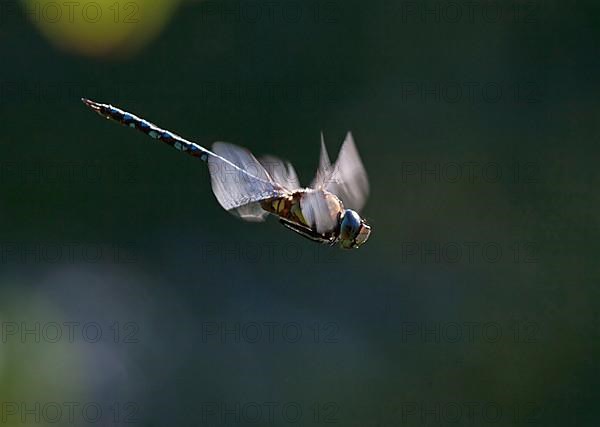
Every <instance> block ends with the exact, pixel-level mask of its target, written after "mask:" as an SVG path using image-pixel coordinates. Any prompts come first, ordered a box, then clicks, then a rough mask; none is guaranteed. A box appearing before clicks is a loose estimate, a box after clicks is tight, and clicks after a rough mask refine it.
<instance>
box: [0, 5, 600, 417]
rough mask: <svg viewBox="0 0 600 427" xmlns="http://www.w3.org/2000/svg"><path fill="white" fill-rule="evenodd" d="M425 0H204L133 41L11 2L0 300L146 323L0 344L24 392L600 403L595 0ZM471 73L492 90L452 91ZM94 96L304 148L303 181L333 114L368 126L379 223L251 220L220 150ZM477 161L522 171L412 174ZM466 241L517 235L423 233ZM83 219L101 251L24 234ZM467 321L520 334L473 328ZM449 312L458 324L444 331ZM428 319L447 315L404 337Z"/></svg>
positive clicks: (533, 409) (373, 413) (90, 242)
mask: <svg viewBox="0 0 600 427" xmlns="http://www.w3.org/2000/svg"><path fill="white" fill-rule="evenodd" d="M227 4H228V5H234V6H235V5H236V3H234V2H229V3H227ZM237 4H238V5H239V3H237ZM294 4H296V5H297V4H298V3H294ZM407 4H409V3H408V2H404V3H402V2H396V3H394V2H370V3H364V2H353V1H350V2H349V1H344V2H329V3H327V4H326V5H328V7H332V9H331V10H329V12H328V14H327V18H323V19H317V20H315V19H312V18H309V17H308V16H306V15H305V16H303V17H302V18H301V19H299V20H298V22H286V20H284V19H281V18H277V19H274V20H269V19H261V20H258V21H257V22H247V21H244V20H243V19H242V20H236V19H228V18H227V19H225V18H223V17H219V16H216V17H215V16H208V15H207V13H206V10H204V9H203V7H202V4H201V3H198V2H194V3H192V2H190V3H185V4H183V5H181V7H180V8H179V9H178V11H177V13H176V14H175V16H174V17H173V19H172V20H170V22H169V23H168V25H167V26H166V27H165V29H164V30H163V31H162V33H161V34H159V35H158V37H156V38H155V39H154V40H152V41H151V42H150V43H149V44H147V45H146V46H145V47H144V48H142V49H141V50H140V51H139V52H137V53H136V54H133V55H130V56H127V57H121V58H106V57H104V58H89V57H85V56H79V55H77V54H76V53H73V52H68V51H64V50H60V49H57V48H56V47H54V46H53V45H52V44H50V43H49V42H48V41H47V40H46V39H44V38H43V36H42V35H40V33H39V32H38V31H37V30H36V28H35V26H34V25H32V24H31V23H30V22H29V21H28V20H27V19H26V18H25V17H24V16H22V15H21V14H18V13H17V14H11V15H10V16H8V17H6V18H7V19H3V21H2V27H1V32H0V43H1V44H0V46H1V48H0V49H1V51H0V58H1V61H2V65H1V67H0V83H1V84H2V88H3V90H2V93H1V94H0V95H1V97H0V118H1V123H2V133H1V135H0V161H1V162H2V166H3V167H2V184H1V193H0V194H1V197H0V238H1V240H2V242H1V243H2V245H3V246H2V247H3V254H4V256H3V259H2V263H1V267H0V268H1V274H0V286H1V288H0V317H1V318H2V321H3V322H6V321H12V322H23V321H25V322H36V321H38V322H42V324H43V323H44V322H46V323H47V322H53V321H81V322H86V321H94V322H98V323H99V324H101V325H103V327H105V328H106V329H105V332H108V327H107V325H109V324H111V323H113V322H115V321H118V322H120V323H121V324H124V323H126V322H134V323H135V324H136V325H137V327H138V328H139V331H137V334H136V337H137V338H138V342H136V343H122V342H120V343H114V342H112V341H111V340H110V338H109V337H108V336H106V337H105V338H106V339H103V341H102V342H101V343H97V344H89V343H86V342H81V341H79V342H76V343H73V344H71V343H67V342H65V340H62V341H61V342H60V343H58V344H49V343H44V342H42V343H39V344H38V343H32V342H31V341H30V340H28V342H26V343H23V342H20V341H17V340H8V342H2V343H0V355H1V357H0V362H1V363H0V378H3V379H2V380H1V381H0V396H5V397H3V399H4V401H6V400H10V401H15V400H16V401H27V402H29V401H61V402H62V401H83V402H85V401H95V402H104V404H106V405H108V403H107V402H121V403H126V402H135V404H136V405H138V406H139V412H138V415H137V420H138V425H144V426H166V425H251V423H250V422H249V420H248V418H247V417H246V418H245V417H244V416H243V414H242V416H241V417H240V419H239V420H235V419H233V418H231V417H230V418H228V419H226V420H225V422H223V423H222V424H219V423H218V421H223V419H219V418H215V417H212V418H211V417H209V418H208V420H206V422H203V420H202V416H201V410H202V404H201V402H214V403H217V404H219V405H225V406H226V407H228V408H231V407H235V405H236V404H240V405H242V406H243V405H246V407H247V405H248V404H250V403H258V404H263V403H264V402H277V404H279V405H280V406H281V405H283V404H285V403H286V402H287V403H289V402H298V404H299V405H301V408H302V409H303V417H302V418H301V421H300V422H298V423H296V424H291V423H288V422H286V421H285V420H284V419H283V418H282V417H281V415H278V414H280V412H276V416H275V419H274V421H273V422H272V424H270V425H318V424H319V423H316V422H315V420H314V419H313V418H312V417H313V415H314V413H315V409H314V408H315V406H314V405H315V402H317V406H318V407H319V408H321V411H325V413H326V414H327V415H328V416H330V417H331V418H327V417H325V416H321V418H319V421H320V423H321V424H324V421H325V420H329V421H335V422H337V424H339V425H343V426H399V425H406V426H414V425H440V424H441V425H477V426H483V425H500V426H505V425H526V424H531V423H534V424H538V425H544V426H554V425H556V426H566V425H577V426H594V425H597V423H598V422H599V416H598V413H597V399H598V365H597V361H596V360H595V359H596V357H597V355H598V338H599V324H598V322H599V321H600V319H599V317H598V302H597V301H598V291H597V289H598V288H597V286H598V268H597V262H598V261H597V255H598V252H597V251H598V249H599V246H598V236H599V233H598V225H599V222H598V208H599V207H600V204H599V199H598V194H599V192H598V183H599V179H598V177H599V175H598V172H597V158H598V154H599V151H598V117H599V116H598V114H599V113H600V110H599V107H598V105H599V104H598V90H597V85H596V80H597V74H598V71H599V69H600V67H599V65H600V61H599V58H600V57H599V55H598V54H599V50H598V47H599V46H598V43H599V40H600V31H599V26H598V25H599V21H598V17H599V15H598V12H599V11H598V6H597V5H595V3H593V2H589V3H588V2H579V1H578V2H576V4H575V2H573V4H571V5H566V4H558V3H555V2H529V3H528V2H524V3H519V2H517V4H519V5H521V6H522V7H523V9H522V10H521V9H520V10H521V12H518V13H519V15H518V18H519V19H516V18H515V16H514V15H513V16H511V15H510V14H509V11H511V8H510V6H509V5H504V6H503V11H504V13H505V16H504V17H503V18H502V19H491V20H489V19H488V20H487V21H486V20H485V19H483V18H482V15H481V13H476V14H475V17H474V19H473V20H472V21H470V20H469V19H467V18H466V17H464V18H463V19H461V20H459V22H450V21H449V20H448V19H444V18H442V19H439V22H438V21H437V20H436V19H435V17H431V16H429V15H428V16H426V18H425V19H423V18H421V17H419V16H413V15H407V14H406V13H403V12H402V9H401V7H402V5H407ZM410 4H412V6H414V7H416V8H417V10H419V9H420V8H421V7H422V5H421V4H420V3H410ZM429 4H433V5H437V7H447V5H448V3H445V2H437V3H436V2H434V3H429ZM461 4H462V3H461ZM478 4H479V3H478ZM511 4H513V5H514V3H511ZM311 5H314V3H311ZM309 7H313V6H308V4H304V5H303V6H302V10H304V12H305V13H307V10H308V9H309ZM288 21H289V20H288ZM488 21H489V22H488ZM471 84H474V85H475V87H476V88H479V89H475V92H474V95H473V96H467V93H466V92H463V93H462V95H460V96H458V98H452V94H451V93H450V92H448V91H449V90H450V89H451V88H455V87H456V85H458V86H460V87H461V88H462V89H463V90H465V87H466V85H471ZM36 85H38V86H39V87H40V89H36ZM273 87H275V88H276V89H275V90H273V89H272V88H273ZM484 87H486V88H491V87H496V88H497V87H499V88H500V90H502V93H501V94H500V95H499V96H491V97H490V96H486V95H489V93H492V95H493V94H494V93H495V92H493V91H492V89H489V90H490V91H491V92H489V93H488V92H485V91H484V90H483V89H482V88H484ZM15 88H16V89H15ZM56 88H58V89H56ZM407 88H412V89H414V88H417V90H416V93H413V91H412V89H411V90H410V91H409V92H406V90H407ZM516 90H519V92H518V93H517V92H515V91H516ZM46 91H47V92H46ZM81 96H86V97H90V98H92V99H96V100H98V101H101V102H110V103H113V104H115V105H118V106H121V107H122V108H126V109H128V110H130V111H132V112H134V113H136V114H139V115H141V116H143V117H145V118H147V119H149V120H151V121H153V122H155V123H157V124H160V125H162V126H164V127H167V128H168V129H170V130H172V131H175V132H177V133H180V134H181V135H183V136H186V137H189V138H191V139H193V140H194V141H196V142H198V143H201V144H206V145H208V144H210V143H211V142H212V141H216V140H224V141H228V142H233V143H237V144H240V145H244V146H246V147H248V148H249V149H251V150H252V151H253V152H254V153H256V154H262V153H272V154H275V155H279V156H281V157H284V158H287V159H290V160H291V161H293V162H294V164H295V165H296V168H297V170H298V173H299V175H300V177H301V180H302V181H303V183H306V184H308V183H309V182H310V179H311V178H312V175H313V173H314V170H315V169H316V165H317V160H318V149H319V145H318V144H319V132H320V131H321V130H323V131H324V132H325V138H326V141H327V142H328V145H329V149H330V154H331V155H332V156H333V157H335V153H336V152H337V150H338V149H339V146H340V144H341V141H342V140H343V137H344V134H345V132H346V131H348V130H351V131H352V132H353V134H354V136H355V139H356V142H357V145H358V148H359V151H360V152H361V155H362V157H363V161H364V163H365V166H366V168H367V171H368V173H369V177H370V183H371V196H370V199H369V201H368V204H367V206H366V208H365V210H364V215H365V216H366V217H367V218H368V220H369V221H370V223H371V225H372V227H373V233H372V236H371V239H370V240H369V242H368V243H367V244H366V245H365V246H364V247H363V248H361V249H360V250H358V251H353V252H343V251H342V250H341V249H337V248H333V249H328V248H316V247H315V246H313V245H312V244H311V243H310V242H308V241H305V240H303V239H301V238H300V237H298V236H296V235H293V234H292V233H290V232H288V231H286V230H284V229H283V228H281V227H280V226H278V224H277V223H276V222H275V221H268V222H267V223H265V224H258V225H257V224H248V223H244V222H241V221H238V220H236V219H235V218H233V217H230V216H229V215H228V214H227V213H226V212H224V211H223V210H222V209H221V208H220V206H219V205H218V203H217V202H216V200H215V199H214V196H213V195H212V191H211V189H210V181H209V177H208V173H207V171H206V168H205V165H203V164H202V163H201V162H198V161H196V160H194V159H191V158H187V157H185V156H183V155H181V154H179V153H177V152H176V151H174V150H170V149H168V148H167V147H164V146H161V145H159V144H156V143H153V142H152V141H151V140H149V139H148V138H145V137H144V136H143V135H140V134H137V133H134V132H133V131H129V130H126V129H124V128H120V127H118V126H116V125H114V124H112V123H109V122H107V121H104V120H101V119H100V118H99V117H98V116H96V115H94V114H91V113H90V112H89V111H88V110H86V109H85V107H84V106H83V105H82V104H81V103H80V102H79V98H80V97H81ZM88 162H89V163H88ZM470 163H475V164H478V165H492V166H493V167H495V168H499V169H500V170H501V171H502V176H501V177H500V178H499V179H489V178H488V179H486V178H485V177H483V176H481V175H480V174H479V175H478V176H476V177H475V178H474V179H467V178H466V177H465V176H463V177H461V178H460V179H456V180H453V179H448V177H445V178H444V176H443V175H442V176H441V177H440V179H436V178H435V177H434V176H432V175H426V176H425V177H424V178H421V177H420V176H418V175H406V173H407V171H409V170H412V169H410V168H414V167H417V168H419V169H422V168H430V169H431V168H436V167H440V168H443V167H447V166H448V165H454V164H459V165H463V166H462V167H463V171H464V170H465V169H464V165H465V164H470ZM68 164H73V165H74V169H75V171H81V170H86V171H88V172H89V171H90V170H93V171H95V174H93V175H92V176H91V177H90V176H82V175H81V174H78V172H75V173H74V174H73V175H70V174H69V167H68V166H65V165H68ZM56 165H59V166H58V167H57V166H56ZM90 165H91V166H90ZM436 165H437V166H436ZM407 168H409V169H407ZM515 168H519V169H518V170H520V171H523V170H525V172H524V173H523V174H521V175H519V178H518V179H516V178H515V176H514V171H515ZM476 170H477V169H476ZM36 171H37V172H36ZM52 171H58V173H59V174H60V175H59V176H56V175H53V174H52V173H53V172H52ZM465 242H475V244H477V245H479V247H484V246H486V245H489V244H490V243H493V244H494V245H496V246H499V247H501V249H502V255H501V256H500V257H499V259H498V260H497V261H496V262H491V261H490V260H488V259H486V258H485V257H483V256H482V255H481V251H480V250H479V251H478V252H476V253H475V257H474V259H473V260H472V261H471V260H470V259H469V258H468V257H467V255H466V252H463V253H462V256H461V257H460V258H459V259H458V260H457V261H456V262H452V260H450V259H449V258H448V257H447V256H446V257H445V256H444V253H442V254H441V256H440V259H439V260H437V259H436V258H435V256H434V255H427V254H428V253H429V252H424V251H421V252H419V253H418V254H416V255H411V254H410V253H407V252H406V249H407V248H408V247H413V246H414V245H419V247H421V249H422V248H425V247H427V248H434V251H435V248H449V247H451V246H452V245H457V246H459V247H461V248H463V249H464V248H465ZM66 243H69V244H74V245H76V246H77V247H78V248H85V247H92V248H95V249H98V248H103V254H104V255H103V256H102V258H101V259H100V260H99V262H89V261H86V260H85V259H83V258H82V256H81V250H80V249H78V250H77V251H76V253H77V254H78V255H76V256H75V259H74V261H73V262H70V261H69V260H67V259H66V257H65V256H64V254H63V256H62V257H61V259H60V260H59V262H51V261H48V259H36V257H35V256H34V255H27V251H28V250H29V251H30V250H32V249H31V248H38V249H33V250H34V251H36V250H38V251H43V250H44V248H51V247H57V246H61V245H63V244H66ZM115 245H116V246H118V247H121V248H126V249H125V250H124V252H125V253H126V256H125V259H126V260H127V261H128V262H123V261H122V258H119V259H120V261H119V262H115V260H114V257H113V256H112V254H113V253H114V247H115ZM268 245H271V246H272V247H274V255H270V252H269V250H268ZM411 245H413V246H411ZM515 245H516V246H515ZM15 247H16V248H17V249H16V251H17V254H18V255H14V254H13V252H11V251H12V250H14V248H15ZM452 247H454V246H452ZM516 247H518V248H520V249H521V251H520V252H519V254H518V255H515V248H516ZM8 248H12V249H10V251H9V249H8ZM40 248H41V249H40ZM7 251H8V252H7ZM288 251H289V252H288ZM23 253H25V255H23ZM249 253H251V254H256V253H258V256H257V257H255V256H253V255H248V254H249ZM437 253H438V254H439V252H437ZM290 254H292V255H290ZM23 256H24V257H25V260H23ZM42 258H44V257H42ZM206 322H224V324H225V325H227V327H233V326H234V325H235V324H236V323H240V324H241V325H248V324H250V323H251V322H257V323H260V324H263V322H280V323H281V324H284V323H289V322H296V323H297V324H299V325H300V326H301V330H302V332H303V337H302V339H301V340H300V341H299V342H297V343H293V342H290V340H289V339H288V340H286V339H283V338H281V336H280V335H279V336H278V337H277V338H276V339H275V341H274V342H272V343H271V342H267V341H266V340H265V339H262V340H260V341H259V342H258V343H252V342H249V340H247V339H240V340H239V342H233V341H234V340H233V341H232V340H231V337H229V338H227V337H226V339H225V340H223V339H217V338H213V337H210V339H207V340H203V335H202V330H203V325H204V327H206V325H207V323H206ZM473 323H474V324H476V325H478V328H482V327H483V326H485V325H488V326H489V325H492V326H493V327H494V328H495V329H494V330H500V332H501V336H500V337H499V338H498V339H493V340H491V339H489V337H488V339H486V338H485V336H483V335H482V334H481V333H476V334H475V337H474V338H473V339H470V338H469V337H467V336H466V334H467V332H468V329H467V326H466V325H468V324H473ZM315 324H316V325H317V328H318V329H320V330H321V332H323V330H324V329H326V330H327V333H332V337H333V339H332V340H329V341H331V342H327V341H328V340H325V342H324V340H323V337H322V336H321V337H320V339H318V340H317V339H316V338H315V337H314V336H313V331H312V328H314V325H315ZM456 325H458V330H459V331H460V333H461V334H462V337H459V338H458V339H453V337H450V336H447V335H444V333H443V332H441V331H444V330H445V331H446V332H448V331H449V330H450V329H448V328H455V329H454V330H456ZM415 327H416V328H420V329H426V330H431V329H434V330H435V328H438V329H437V330H436V331H437V332H433V333H432V332H428V333H425V334H424V335H419V334H417V335H408V336H407V335H406V332H407V330H408V329H407V328H415ZM331 328H333V329H331ZM479 330H480V329H479ZM331 331H333V332H331ZM432 334H433V335H432ZM42 341H43V340H42ZM6 396H10V397H6ZM40 396H42V397H40ZM468 404H474V405H475V407H476V408H479V409H476V410H475V415H474V416H473V417H469V416H468V414H467V411H466V410H465V407H466V406H467V405H468ZM415 405H416V407H418V408H420V409H424V410H425V415H424V418H423V417H421V415H420V414H421V413H420V412H418V413H417V415H414V414H412V413H409V412H410V410H411V409H410V408H414V406H415ZM486 405H487V406H486ZM456 407H459V408H461V409H460V410H461V411H462V412H461V413H460V417H459V418H458V420H459V422H458V423H452V422H450V421H452V419H451V418H452V416H453V414H456V413H455V412H452V411H454V410H455V409H456ZM482 407H487V408H490V407H492V408H500V410H501V411H502V415H501V417H500V418H499V419H497V420H495V421H494V420H490V419H489V418H485V417H484V416H483V415H482V413H481V408H482ZM332 408H333V409H332ZM432 408H433V409H432ZM420 409H419V410H420ZM407 410H408V411H409V412H406V411H407ZM427 410H429V411H433V413H434V414H437V416H438V417H439V422H438V420H437V419H436V418H435V417H436V415H431V413H429V412H426V411H427ZM240 411H241V410H240ZM240 411H238V414H240ZM403 411H404V412H403ZM445 411H447V412H445ZM427 414H429V415H427ZM491 414H492V415H493V413H491ZM515 414H517V415H515ZM321 415H323V412H321ZM403 415H404V416H403ZM487 415H489V414H487ZM106 419H107V417H106V416H105V418H103V421H106ZM265 420H266V418H262V419H261V422H260V423H259V424H260V425H269V422H267V421H265ZM7 425H10V423H8V424H7ZM82 425H83V424H82ZM106 425H109V424H106ZM254 425H256V424H254Z"/></svg>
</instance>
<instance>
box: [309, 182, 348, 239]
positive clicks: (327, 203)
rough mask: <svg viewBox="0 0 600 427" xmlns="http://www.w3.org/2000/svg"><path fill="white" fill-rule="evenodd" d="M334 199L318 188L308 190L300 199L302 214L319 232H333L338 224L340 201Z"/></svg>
mask: <svg viewBox="0 0 600 427" xmlns="http://www.w3.org/2000/svg"><path fill="white" fill-rule="evenodd" d="M334 199H335V198H333V197H331V195H329V197H327V195H326V194H325V193H324V192H322V191H318V190H308V191H306V192H305V193H304V194H303V195H302V199H300V208H301V209H302V216H304V219H305V220H306V222H307V224H308V225H309V226H311V227H312V228H313V229H315V230H317V232H318V233H319V234H325V233H328V232H331V231H333V230H334V229H335V228H336V226H337V217H338V214H339V202H338V203H335V200H334Z"/></svg>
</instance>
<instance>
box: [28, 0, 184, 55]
mask: <svg viewBox="0 0 600 427" xmlns="http://www.w3.org/2000/svg"><path fill="white" fill-rule="evenodd" d="M21 3H22V5H23V7H24V9H25V13H26V15H27V16H28V17H29V19H30V20H31V21H32V22H33V23H34V24H35V25H36V26H37V27H38V28H39V30H40V31H41V33H42V34H43V35H44V36H45V37H46V38H48V39H49V40H50V41H51V42H52V43H53V44H55V45H57V46H59V47H61V48H63V49H65V50H68V51H71V52H74V53H79V54H84V55H88V56H100V57H103V56H112V57H126V56H129V55H131V54H132V53H134V52H136V51H137V50H139V49H140V48H142V47H144V46H145V45H146V44H147V43H148V42H149V41H150V40H152V39H153V38H154V37H155V36H156V35H157V34H158V33H159V32H160V31H161V30H162V29H163V27H164V26H165V25H166V24H167V23H168V22H169V20H170V18H171V16H172V14H173V12H174V11H175V9H176V7H177V5H178V4H179V0H94V1H87V0H84V1H75V0H74V1H71V0H69V1H62V0H21Z"/></svg>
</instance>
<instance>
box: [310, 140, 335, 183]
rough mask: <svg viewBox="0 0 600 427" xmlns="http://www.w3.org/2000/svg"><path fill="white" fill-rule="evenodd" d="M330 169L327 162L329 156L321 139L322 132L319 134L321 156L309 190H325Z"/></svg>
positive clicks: (329, 163) (329, 164)
mask: <svg viewBox="0 0 600 427" xmlns="http://www.w3.org/2000/svg"><path fill="white" fill-rule="evenodd" d="M331 172H332V167H331V162H330V161H329V154H327V147H325V139H324V138H323V132H321V155H320V156H319V169H317V173H316V175H315V178H314V179H313V182H312V183H311V184H310V187H311V188H316V189H321V188H325V183H326V181H327V179H328V178H329V176H330V175H331Z"/></svg>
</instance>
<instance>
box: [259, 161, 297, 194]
mask: <svg viewBox="0 0 600 427" xmlns="http://www.w3.org/2000/svg"><path fill="white" fill-rule="evenodd" d="M260 164H261V165H263V167H264V168H265V169H266V171H267V173H268V174H269V175H270V176H271V178H273V181H275V182H276V183H277V184H279V185H281V186H282V187H283V188H285V189H286V190H290V191H296V190H298V189H299V188H300V180H299V179H298V175H297V174H296V170H295V169H294V167H293V166H292V164H291V163H290V162H284V161H283V160H281V159H280V158H278V157H275V156H263V157H261V158H260Z"/></svg>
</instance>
